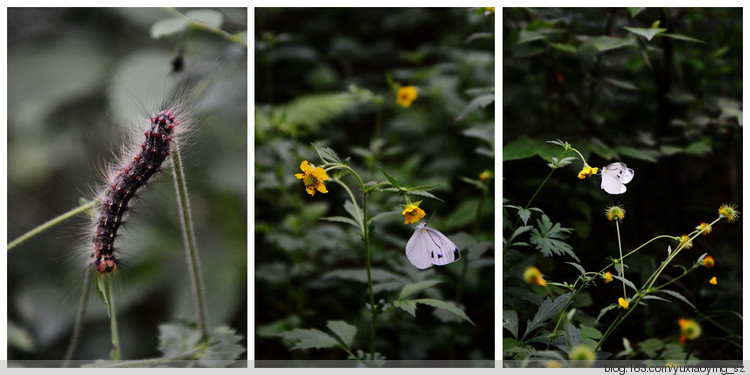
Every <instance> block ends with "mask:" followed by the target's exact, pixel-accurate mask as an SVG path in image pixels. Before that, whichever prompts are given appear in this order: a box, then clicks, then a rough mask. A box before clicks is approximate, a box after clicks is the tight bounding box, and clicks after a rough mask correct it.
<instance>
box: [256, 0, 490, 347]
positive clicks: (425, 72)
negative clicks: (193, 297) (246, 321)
mask: <svg viewBox="0 0 750 375" xmlns="http://www.w3.org/2000/svg"><path fill="white" fill-rule="evenodd" d="M494 16H495V15H494V12H492V11H488V10H486V9H484V8H320V9H304V8H256V9H255V28H256V30H255V48H256V49H255V77H256V79H255V99H256V103H255V105H256V107H255V129H254V134H255V166H254V167H255V254H254V256H255V327H256V336H255V340H256V341H255V358H256V359H257V360H289V359H314V360H317V359H346V353H344V352H343V351H341V350H338V349H321V350H314V349H312V350H291V351H290V350H289V347H290V346H291V344H290V343H285V342H283V340H282V339H281V338H280V337H279V336H277V335H278V334H279V333H281V332H287V331H290V330H292V329H294V328H316V329H321V330H323V331H326V329H325V323H326V321H328V320H344V321H346V322H347V323H349V324H352V325H355V326H356V327H357V333H356V335H355V337H354V345H353V347H354V348H355V349H361V350H364V351H369V350H368V349H369V337H370V336H369V313H368V312H366V311H365V310H364V304H365V303H366V302H367V301H369V297H368V294H367V288H366V286H367V284H366V276H365V270H364V264H365V263H364V250H363V245H362V240H361V238H360V235H359V234H358V233H357V232H355V231H354V230H353V228H351V227H349V226H346V225H344V224H341V223H333V222H326V221H323V220H321V218H323V217H328V216H348V214H347V213H346V211H345V209H344V207H343V206H344V202H345V200H346V199H347V197H348V196H347V194H346V193H345V191H344V190H343V189H342V188H341V187H340V185H337V184H333V183H329V184H327V189H328V191H329V193H328V194H321V193H316V194H315V196H314V197H311V196H309V195H308V194H307V193H306V192H305V189H304V186H303V185H302V183H301V182H300V181H299V180H297V179H296V178H295V177H294V174H295V173H299V172H300V169H299V168H300V167H299V166H300V162H302V161H303V160H309V161H310V163H313V164H316V165H320V164H321V161H320V160H319V159H318V158H317V157H316V156H315V154H314V153H313V151H312V148H311V146H310V142H314V143H315V145H316V146H317V147H319V148H322V147H331V148H332V149H334V150H335V151H336V152H337V153H338V155H339V156H340V157H341V158H342V159H344V158H347V157H351V159H350V161H349V163H350V165H351V166H352V168H354V169H355V170H357V171H358V173H360V175H361V176H362V178H363V179H364V180H365V182H368V181H384V180H385V177H384V176H383V175H382V174H381V172H380V168H383V169H384V170H386V171H387V172H388V173H389V174H390V175H392V176H393V177H394V178H395V179H396V180H397V181H399V183H401V184H408V185H428V184H439V186H438V187H437V188H435V189H434V190H431V191H430V192H431V193H433V194H435V195H436V196H437V197H438V198H440V199H442V200H443V202H441V201H439V200H435V199H430V198H424V197H419V196H411V197H410V198H411V199H412V200H413V201H417V200H422V199H423V200H424V201H423V202H422V204H421V206H420V207H421V208H423V209H424V210H425V211H427V215H428V217H427V218H425V219H429V217H430V216H431V215H433V214H434V217H432V219H431V220H430V226H432V227H434V228H436V229H438V230H440V231H441V232H442V233H444V234H446V235H448V236H449V237H450V238H452V239H453V241H454V242H456V245H458V247H459V248H461V250H462V259H461V260H460V261H459V262H456V263H453V264H450V265H447V266H444V267H433V268H431V269H428V270H424V271H420V270H417V269H416V268H415V267H414V266H412V265H411V264H410V263H409V262H408V260H407V258H406V256H405V254H404V249H405V246H406V242H407V241H408V239H409V237H410V236H411V235H412V233H413V225H412V226H406V225H404V218H403V216H401V215H400V214H401V207H400V205H401V204H403V203H405V202H404V200H403V198H401V197H399V196H397V195H395V194H391V193H373V194H371V196H370V199H369V201H368V209H369V212H370V215H375V214H378V213H390V214H389V215H386V216H383V217H382V220H379V221H378V222H377V224H376V225H375V226H374V227H373V228H372V230H373V233H374V234H373V238H372V240H371V254H372V255H371V261H372V265H373V268H374V269H375V271H374V273H373V274H374V279H375V281H374V283H375V300H376V301H378V300H381V299H382V300H385V301H390V300H391V299H393V298H394V296H395V295H397V294H398V291H399V290H400V288H401V286H403V285H404V283H405V282H414V281H419V280H425V279H440V280H443V282H442V283H441V284H439V285H437V286H435V287H433V288H430V289H429V290H428V291H426V294H427V295H426V297H430V298H439V299H443V300H451V301H454V302H456V303H457V304H458V305H460V306H461V307H462V308H463V309H464V311H465V312H466V314H467V315H468V316H469V317H470V318H471V319H472V320H473V321H474V322H475V323H476V324H477V326H476V327H475V326H471V325H470V324H468V323H466V322H462V321H460V320H456V319H455V318H453V317H451V316H448V315H449V314H448V315H446V314H444V313H441V312H440V311H439V310H435V309H433V308H431V307H428V306H424V305H420V306H419V307H418V308H417V312H416V318H413V317H412V316H410V315H409V314H407V313H405V312H404V311H401V310H395V311H393V312H390V313H387V314H384V315H381V316H380V317H379V318H378V320H377V333H376V336H377V343H376V351H377V352H379V353H381V354H383V355H384V356H385V357H386V358H387V359H389V360H416V359H430V360H448V359H460V360H469V359H492V358H493V357H494V329H495V327H494V319H495V318H494V311H495V309H494V307H495V301H494V267H493V265H494V260H493V259H494V256H493V252H494V249H493V243H494V239H495V234H494V219H493V217H494V194H493V191H494V189H493V186H494V184H493V182H492V180H491V179H490V180H489V183H488V184H489V185H485V186H489V190H488V193H487V197H486V199H484V200H483V199H482V191H481V189H479V188H478V186H477V184H479V185H481V182H480V180H479V175H480V174H481V173H482V172H483V171H485V170H488V171H490V172H492V170H493V165H494V108H493V105H492V104H493V102H494V84H495V69H494V66H495V57H494ZM389 77H390V79H391V80H392V82H393V83H395V84H396V85H400V86H409V85H414V86H417V87H418V91H419V97H418V98H417V99H416V101H414V102H413V103H412V104H411V106H410V107H409V108H403V107H400V106H397V105H396V99H395V94H396V91H395V89H394V88H393V86H391V85H389ZM480 103H481V105H480ZM350 178H351V177H346V178H345V180H346V181H348V182H347V183H349V184H352V185H350V186H353V190H354V194H355V196H356V197H357V199H358V200H359V199H361V192H360V191H359V188H358V187H354V186H355V185H353V180H347V179H350ZM468 180H471V181H468ZM480 205H481V207H482V210H481V211H479V210H478V208H479V206H480ZM478 212H479V214H478ZM464 266H467V269H466V270H465V271H462V267H464ZM350 271H351V272H350ZM462 272H466V276H465V277H463V278H462V277H461V276H460V275H461V274H462ZM363 280H364V281H363ZM423 296H425V295H424V294H423ZM456 299H458V300H457V301H456ZM436 311H437V312H436Z"/></svg>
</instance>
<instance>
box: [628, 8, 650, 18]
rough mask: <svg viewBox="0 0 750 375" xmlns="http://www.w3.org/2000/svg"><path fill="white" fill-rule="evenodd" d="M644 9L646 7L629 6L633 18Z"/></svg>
mask: <svg viewBox="0 0 750 375" xmlns="http://www.w3.org/2000/svg"><path fill="white" fill-rule="evenodd" d="M644 10H646V8H635V7H633V8H628V13H630V17H631V18H635V16H637V15H638V14H639V13H641V12H643V11H644Z"/></svg>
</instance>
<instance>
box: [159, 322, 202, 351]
mask: <svg viewBox="0 0 750 375" xmlns="http://www.w3.org/2000/svg"><path fill="white" fill-rule="evenodd" d="M200 340H201V333H200V331H199V330H198V329H196V328H194V327H189V326H187V325H185V324H183V323H166V324H162V325H160V326H159V351H160V352H162V354H164V357H174V356H177V355H180V354H184V353H187V352H190V351H192V350H195V349H196V347H197V346H198V344H199V343H200Z"/></svg>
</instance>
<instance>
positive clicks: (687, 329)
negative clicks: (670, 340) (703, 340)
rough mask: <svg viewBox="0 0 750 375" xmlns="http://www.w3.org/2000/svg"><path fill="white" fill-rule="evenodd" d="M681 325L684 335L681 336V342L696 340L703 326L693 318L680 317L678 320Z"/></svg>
mask: <svg viewBox="0 0 750 375" xmlns="http://www.w3.org/2000/svg"><path fill="white" fill-rule="evenodd" d="M677 323H678V324H679V325H680V330H681V331H682V336H680V342H682V343H684V342H685V340H695V339H697V338H698V337H700V335H701V326H700V324H698V322H696V321H695V320H693V319H684V318H682V319H680V320H679V321H678V322H677Z"/></svg>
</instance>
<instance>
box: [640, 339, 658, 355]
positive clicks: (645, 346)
mask: <svg viewBox="0 0 750 375" xmlns="http://www.w3.org/2000/svg"><path fill="white" fill-rule="evenodd" d="M638 346H639V348H640V350H641V351H642V352H643V353H644V354H646V355H647V356H649V357H651V358H653V357H656V355H657V352H658V351H660V350H662V349H663V348H664V343H662V342H661V340H660V339H647V340H646V341H643V342H641V343H640V345H638Z"/></svg>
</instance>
